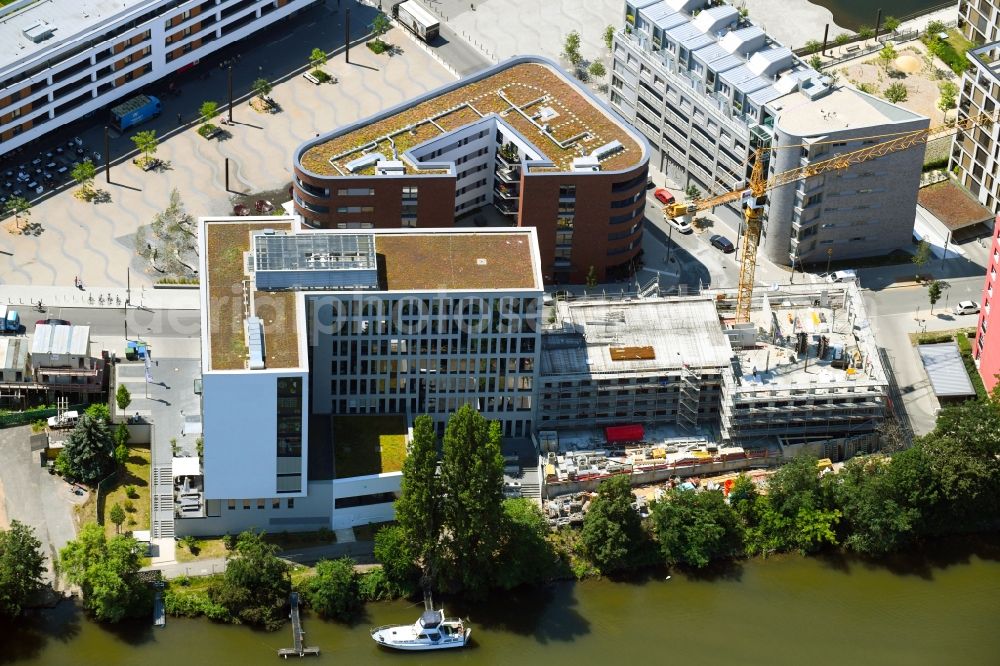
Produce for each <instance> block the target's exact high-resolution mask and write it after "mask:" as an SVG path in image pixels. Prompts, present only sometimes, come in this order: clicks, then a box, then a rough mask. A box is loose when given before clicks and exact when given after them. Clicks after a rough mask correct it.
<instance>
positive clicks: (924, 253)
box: [911, 240, 931, 270]
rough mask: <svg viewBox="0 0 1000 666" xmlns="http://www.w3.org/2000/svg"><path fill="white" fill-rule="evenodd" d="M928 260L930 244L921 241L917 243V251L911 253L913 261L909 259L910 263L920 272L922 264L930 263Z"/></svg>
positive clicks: (929, 257)
mask: <svg viewBox="0 0 1000 666" xmlns="http://www.w3.org/2000/svg"><path fill="white" fill-rule="evenodd" d="M930 259H931V244H930V243H928V242H927V241H926V240H921V241H920V242H919V243H917V250H916V252H914V253H913V259H911V261H912V262H913V263H914V264H916V266H917V270H920V269H922V268H923V267H924V264H926V263H927V262H928V261H930Z"/></svg>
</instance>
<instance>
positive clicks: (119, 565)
mask: <svg viewBox="0 0 1000 666" xmlns="http://www.w3.org/2000/svg"><path fill="white" fill-rule="evenodd" d="M141 550H142V549H141V548H139V544H138V542H136V540H135V539H133V538H132V537H126V536H121V535H119V536H115V537H113V538H111V539H108V538H107V537H105V535H104V528H103V527H101V526H100V525H98V524H96V523H91V524H89V525H85V526H84V527H83V529H81V530H80V533H79V534H78V535H77V538H76V540H74V541H70V542H69V543H68V544H66V547H65V548H63V549H62V551H61V552H60V553H59V570H60V571H61V572H62V573H63V575H65V576H66V578H67V579H68V580H69V582H71V583H73V584H74V585H79V586H80V589H82V590H83V605H84V608H86V609H87V610H88V611H89V612H90V613H92V614H93V616H94V617H95V618H96V619H97V620H99V621H101V622H119V621H121V620H123V619H124V618H126V617H135V616H138V615H145V614H147V613H148V612H149V610H150V605H151V604H150V602H151V598H150V591H149V588H148V587H147V586H146V584H145V583H144V582H143V581H141V580H140V579H139V568H140V566H141V564H142V561H141V556H140V553H141Z"/></svg>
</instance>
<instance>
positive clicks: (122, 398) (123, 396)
mask: <svg viewBox="0 0 1000 666" xmlns="http://www.w3.org/2000/svg"><path fill="white" fill-rule="evenodd" d="M115 404H116V405H118V409H120V410H122V411H125V410H126V409H128V406H129V405H131V404H132V394H131V393H129V390H128V388H126V386H125V385H124V384H119V385H118V390H117V391H115Z"/></svg>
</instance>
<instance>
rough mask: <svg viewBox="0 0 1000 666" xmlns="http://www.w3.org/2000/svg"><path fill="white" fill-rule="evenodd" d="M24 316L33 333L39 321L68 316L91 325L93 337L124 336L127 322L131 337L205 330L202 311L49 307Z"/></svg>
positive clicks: (185, 334) (195, 333) (76, 322)
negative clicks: (43, 311) (202, 322)
mask: <svg viewBox="0 0 1000 666" xmlns="http://www.w3.org/2000/svg"><path fill="white" fill-rule="evenodd" d="M21 316H22V318H23V323H24V325H25V328H26V332H27V333H29V334H30V333H33V332H34V330H35V325H36V322H37V321H39V320H41V319H44V318H54V319H65V320H67V321H69V322H70V323H72V324H74V325H76V326H90V334H91V335H92V336H94V335H99V336H104V335H123V336H124V334H125V329H126V325H127V328H128V334H129V337H135V336H136V335H142V336H144V337H149V338H156V337H167V338H196V337H198V336H199V335H200V333H201V313H200V312H199V311H198V310H140V309H138V308H129V310H128V315H127V316H126V315H125V311H124V309H122V308H114V309H109V308H60V307H47V308H46V313H45V314H44V315H42V314H40V313H38V312H37V311H35V310H27V309H26V310H25V311H24V312H22V313H21Z"/></svg>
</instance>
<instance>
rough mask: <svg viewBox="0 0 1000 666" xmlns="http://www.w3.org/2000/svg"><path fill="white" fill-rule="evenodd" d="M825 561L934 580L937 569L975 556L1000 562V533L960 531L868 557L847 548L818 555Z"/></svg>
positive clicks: (846, 568)
mask: <svg viewBox="0 0 1000 666" xmlns="http://www.w3.org/2000/svg"><path fill="white" fill-rule="evenodd" d="M814 557H816V559H817V560H819V561H820V562H822V563H823V564H824V565H826V566H828V567H830V568H832V569H835V570H837V571H842V572H844V573H850V571H851V569H852V568H854V567H864V568H866V569H881V570H884V571H888V572H889V573H892V574H895V575H897V576H916V577H918V578H922V579H924V580H933V579H934V575H935V573H937V572H938V571H943V570H944V569H948V568H949V567H953V566H956V565H961V564H969V563H970V562H971V561H972V559H973V558H979V559H981V560H987V561H990V562H1000V534H996V533H984V534H959V535H952V536H948V537H939V538H935V539H929V540H927V541H922V542H919V543H917V544H914V545H911V546H909V547H907V548H906V549H905V550H903V551H899V552H895V553H889V554H888V555H885V556H882V557H868V556H864V555H858V554H856V553H849V552H846V551H843V550H838V551H830V552H825V553H822V554H820V555H816V556H814Z"/></svg>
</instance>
